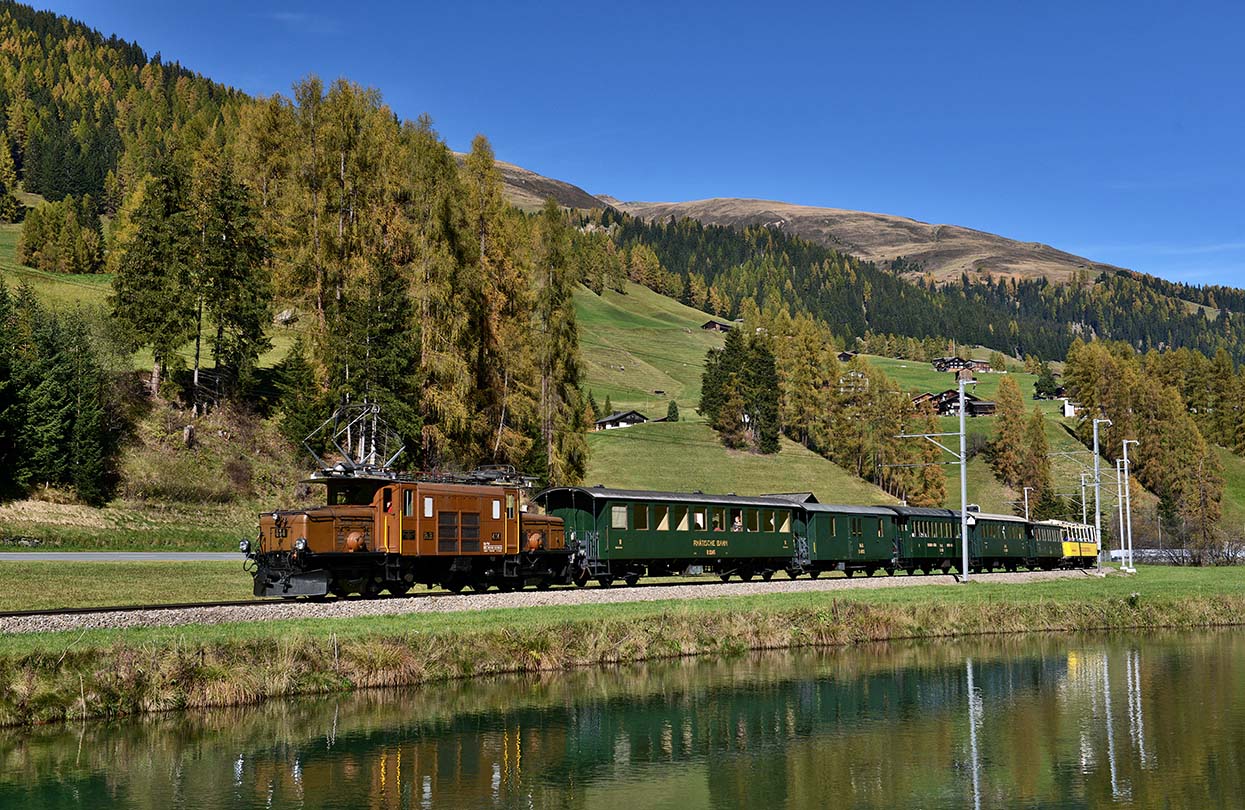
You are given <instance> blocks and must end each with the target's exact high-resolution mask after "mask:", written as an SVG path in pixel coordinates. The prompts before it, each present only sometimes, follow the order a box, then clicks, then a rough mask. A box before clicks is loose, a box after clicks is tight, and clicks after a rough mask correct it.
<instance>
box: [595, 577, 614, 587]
mask: <svg viewBox="0 0 1245 810" xmlns="http://www.w3.org/2000/svg"><path fill="white" fill-rule="evenodd" d="M597 584H598V585H600V586H601V587H602V588H608V587H609V586H611V585H613V584H614V578H613V577H597Z"/></svg>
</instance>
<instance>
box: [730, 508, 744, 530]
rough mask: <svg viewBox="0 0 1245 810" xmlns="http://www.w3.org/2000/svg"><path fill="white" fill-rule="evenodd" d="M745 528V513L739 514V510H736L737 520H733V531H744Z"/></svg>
mask: <svg viewBox="0 0 1245 810" xmlns="http://www.w3.org/2000/svg"><path fill="white" fill-rule="evenodd" d="M743 530H744V518H743V515H741V514H739V513H738V512H736V513H735V520H734V521H732V522H731V531H733V532H742V531H743Z"/></svg>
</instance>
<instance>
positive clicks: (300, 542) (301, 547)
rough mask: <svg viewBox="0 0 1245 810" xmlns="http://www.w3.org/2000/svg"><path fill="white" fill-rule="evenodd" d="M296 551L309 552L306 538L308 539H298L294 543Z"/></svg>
mask: <svg viewBox="0 0 1245 810" xmlns="http://www.w3.org/2000/svg"><path fill="white" fill-rule="evenodd" d="M294 550H295V551H306V550H307V538H306V537H300V538H298V539H297V540H295V541H294Z"/></svg>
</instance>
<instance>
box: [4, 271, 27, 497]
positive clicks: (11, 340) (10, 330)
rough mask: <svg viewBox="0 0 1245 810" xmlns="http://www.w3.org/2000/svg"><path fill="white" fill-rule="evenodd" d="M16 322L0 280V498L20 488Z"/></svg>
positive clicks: (19, 423)
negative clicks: (15, 373) (15, 368)
mask: <svg viewBox="0 0 1245 810" xmlns="http://www.w3.org/2000/svg"><path fill="white" fill-rule="evenodd" d="M17 339H18V324H17V313H16V312H15V302H14V300H13V297H12V295H11V294H10V293H9V289H8V287H7V286H6V285H5V284H4V282H3V280H0V470H5V471H6V472H5V474H4V475H0V502H3V501H6V500H8V499H10V498H13V497H16V496H17V495H18V494H19V492H20V489H19V487H18V483H17V472H18V470H20V469H21V466H22V464H21V457H20V455H19V441H20V435H21V429H22V423H23V421H24V419H23V415H22V407H21V400H20V399H19V396H18V394H19V392H18V389H17V383H16V381H15V380H14V378H13V374H14V365H15V364H16V363H17Z"/></svg>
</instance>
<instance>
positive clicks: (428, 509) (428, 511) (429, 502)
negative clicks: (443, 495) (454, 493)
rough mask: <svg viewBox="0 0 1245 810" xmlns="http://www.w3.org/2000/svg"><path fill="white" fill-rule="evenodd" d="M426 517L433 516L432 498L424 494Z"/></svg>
mask: <svg viewBox="0 0 1245 810" xmlns="http://www.w3.org/2000/svg"><path fill="white" fill-rule="evenodd" d="M424 517H426V518H430V517H432V498H431V497H429V496H424Z"/></svg>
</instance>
